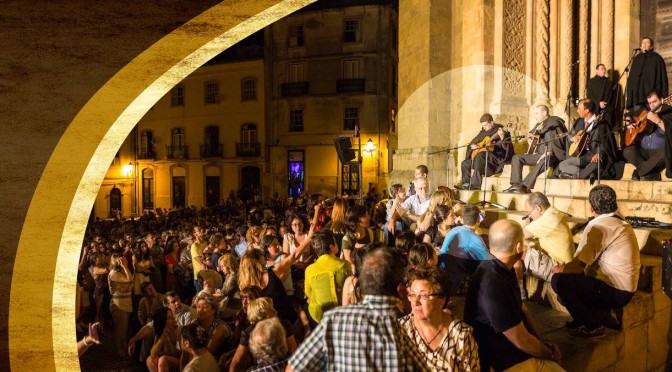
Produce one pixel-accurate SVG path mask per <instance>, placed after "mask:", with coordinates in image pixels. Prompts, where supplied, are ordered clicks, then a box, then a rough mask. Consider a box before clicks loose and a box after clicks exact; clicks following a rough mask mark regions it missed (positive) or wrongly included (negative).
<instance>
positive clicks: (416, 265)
mask: <svg viewBox="0 0 672 372" xmlns="http://www.w3.org/2000/svg"><path fill="white" fill-rule="evenodd" d="M437 262H438V260H437V258H436V250H435V249H434V247H432V245H431V244H427V243H417V244H415V245H414V246H413V247H412V248H411V250H410V251H409V252H408V265H409V272H411V271H413V270H417V269H420V268H426V267H431V266H436V264H437Z"/></svg>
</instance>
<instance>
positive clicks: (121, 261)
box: [77, 38, 672, 371]
mask: <svg viewBox="0 0 672 372" xmlns="http://www.w3.org/2000/svg"><path fill="white" fill-rule="evenodd" d="M641 46H642V47H641V50H640V53H638V54H637V55H635V56H633V64H632V72H631V74H630V77H629V80H628V84H629V90H628V91H627V92H626V96H627V97H628V101H626V105H628V103H629V108H632V111H631V116H632V120H631V121H630V122H629V124H628V125H627V126H626V130H627V131H628V132H627V133H630V134H631V135H630V136H626V139H627V138H628V137H629V139H630V140H631V143H629V144H627V146H626V147H625V148H624V149H623V151H622V156H623V157H624V158H625V159H627V160H628V161H630V162H632V163H633V164H635V167H636V170H635V171H634V173H633V175H632V179H633V180H660V179H661V174H660V173H661V172H662V170H663V169H665V168H667V173H668V177H670V176H672V173H671V172H672V165H670V159H672V156H671V155H669V154H671V153H672V135H670V133H671V129H670V126H671V125H672V110H671V109H670V106H668V105H666V104H665V102H664V101H665V97H664V95H663V92H665V93H666V92H667V79H666V78H663V77H661V76H659V75H660V74H657V71H658V70H659V68H660V63H661V62H662V63H663V66H664V62H663V61H662V60H661V59H660V58H659V55H657V54H656V53H655V52H654V51H653V41H652V40H651V39H649V38H644V39H642V44H641ZM635 71H640V72H641V73H640V74H638V75H637V76H636V79H635V77H633V73H634V72H635ZM662 71H663V72H664V68H663V70H662ZM604 74H605V69H604V66H603V65H598V66H597V75H596V77H595V78H593V79H591V81H590V83H589V96H591V98H585V99H583V100H580V101H579V103H578V108H577V113H578V115H579V120H577V122H576V123H575V124H574V126H573V127H572V128H571V129H570V130H569V131H568V130H567V128H566V127H565V123H564V121H563V120H562V119H560V118H558V117H555V116H551V115H549V109H548V107H546V106H543V105H541V106H536V107H535V108H534V109H533V116H534V121H535V122H537V125H536V126H534V128H533V129H532V130H531V131H530V139H531V143H530V150H528V152H527V153H526V154H515V153H514V150H513V145H512V141H511V134H510V133H508V132H507V131H506V130H505V128H504V126H502V125H500V124H496V123H495V122H494V118H493V117H492V115H490V114H487V113H486V114H483V116H482V117H481V120H480V122H481V125H482V130H481V132H480V133H479V134H478V135H477V136H476V137H475V138H474V139H473V140H472V141H471V143H470V146H468V147H467V153H466V157H465V160H464V161H463V162H462V166H461V169H462V183H461V185H457V188H458V189H464V190H472V189H479V188H480V186H481V182H482V179H483V177H487V176H489V175H491V174H494V173H497V172H499V171H500V170H501V168H502V167H503V166H504V164H506V163H512V175H511V184H512V185H511V187H510V188H509V189H507V190H506V191H508V192H518V193H524V194H528V197H527V199H526V204H525V207H526V209H527V212H528V215H527V216H526V217H525V218H524V220H525V219H528V220H529V221H528V222H527V223H525V225H524V226H521V224H520V223H518V222H517V221H513V220H511V219H503V220H499V221H497V222H495V223H493V224H492V225H491V226H489V231H488V233H487V234H484V233H483V231H482V228H481V226H480V225H481V222H482V221H483V214H482V211H481V210H480V209H479V208H478V207H477V206H474V205H464V203H462V202H460V201H459V200H456V199H455V197H454V194H453V191H452V190H451V189H449V188H448V187H446V186H438V187H436V188H434V189H433V188H432V185H431V184H430V182H429V178H428V175H429V169H428V168H427V167H426V166H424V165H420V166H418V167H417V168H416V169H415V175H414V176H415V177H414V180H413V181H412V182H411V184H410V187H408V188H406V187H405V186H404V185H402V184H394V185H391V187H390V189H389V195H388V197H387V198H383V200H379V199H380V198H378V197H377V196H376V195H375V191H373V190H372V191H370V192H369V193H368V194H367V198H366V200H365V201H364V200H363V201H362V203H361V204H358V203H355V202H354V201H353V200H352V199H348V198H339V197H335V198H333V199H329V198H325V197H324V196H323V195H320V194H313V195H305V196H302V197H298V198H293V199H291V200H283V199H281V198H279V197H278V196H277V195H276V196H275V197H274V198H272V199H271V200H269V201H268V202H267V203H265V204H264V203H261V202H260V201H259V200H250V201H249V203H248V204H245V203H240V202H239V201H236V200H235V196H231V197H230V199H229V200H227V201H226V202H224V203H222V204H221V205H218V206H215V207H208V208H201V209H196V208H194V207H191V208H182V209H175V210H171V211H166V210H162V209H158V210H156V211H151V212H149V211H148V212H146V213H145V214H144V215H143V216H142V217H140V218H138V219H123V218H120V217H119V216H117V218H115V219H113V220H98V221H95V222H93V223H91V224H90V225H89V226H88V228H87V233H86V237H85V240H84V244H83V249H82V255H81V261H80V265H79V274H78V285H77V293H78V295H77V328H78V331H79V332H81V333H86V335H85V336H84V337H83V338H82V339H81V340H80V341H79V342H78V344H77V346H78V351H79V353H80V355H81V354H82V353H84V352H87V349H89V348H90V347H91V346H92V345H95V344H99V343H100V342H101V338H100V333H101V332H102V333H103V334H107V335H109V336H111V337H110V341H109V342H112V343H113V344H114V349H115V351H116V353H117V354H118V356H119V358H133V359H134V360H137V361H139V362H142V363H143V364H144V365H145V366H146V367H147V369H148V370H150V371H245V370H248V371H285V370H287V371H292V370H298V371H321V370H341V371H344V370H352V371H364V370H366V371H368V370H375V371H388V370H389V371H397V370H399V371H426V370H431V371H479V370H485V371H488V370H490V369H494V370H496V371H504V370H512V371H518V370H525V371H527V370H530V371H561V370H562V367H561V366H560V364H559V363H560V362H561V360H562V356H561V353H560V349H559V348H558V346H557V345H555V344H553V343H550V342H548V341H546V340H544V339H543V337H542V336H541V334H540V332H539V330H538V328H537V326H536V325H535V322H534V319H533V317H532V315H531V314H530V312H529V311H528V309H527V306H526V303H525V302H526V300H527V297H528V296H527V291H526V288H525V286H524V285H523V281H524V279H525V278H526V277H528V276H533V277H535V278H537V279H538V280H541V281H544V282H547V283H550V286H551V288H552V289H553V290H554V291H555V292H556V294H557V295H558V299H559V301H560V302H561V303H562V304H563V305H564V306H565V307H566V308H567V310H568V311H569V313H570V315H571V317H572V320H571V321H569V322H567V324H566V327H567V328H568V332H569V334H570V335H572V336H575V337H582V338H594V337H600V336H603V335H604V334H605V332H606V331H605V328H610V329H613V330H616V331H619V330H620V329H621V327H622V325H621V321H622V319H620V318H619V316H618V313H619V310H620V309H622V308H623V307H624V306H625V305H626V304H627V303H628V302H629V301H630V300H631V299H632V297H633V294H634V292H635V290H636V288H637V284H638V283H637V281H638V278H639V269H640V261H639V249H638V245H637V240H636V238H635V235H634V232H633V230H632V227H631V226H630V225H629V224H628V223H627V222H626V221H624V219H623V218H622V217H621V216H620V215H619V214H618V203H617V195H616V193H615V191H614V190H613V189H612V188H610V187H608V186H604V185H598V186H596V187H594V188H592V189H591V190H590V192H589V195H588V200H589V203H590V207H591V212H592V214H593V216H592V218H591V219H590V221H589V222H588V223H587V224H585V226H584V230H583V235H582V238H581V240H580V242H579V244H578V246H575V244H574V239H573V233H572V232H571V230H570V228H569V225H568V222H567V215H566V214H565V213H563V212H562V211H560V210H558V209H556V208H554V207H553V206H552V205H551V204H550V202H549V199H548V198H547V197H546V196H545V195H544V194H543V193H540V192H533V190H532V189H533V188H534V185H535V181H536V179H537V178H538V177H539V176H540V175H541V174H545V173H546V172H547V170H548V169H549V168H553V169H555V173H554V177H558V178H567V179H569V178H589V177H590V178H592V177H598V178H599V177H601V178H616V177H617V176H618V174H619V172H618V170H617V169H616V168H617V166H616V164H617V163H618V162H619V161H620V159H621V158H620V154H619V153H618V150H617V148H618V146H617V144H616V143H615V140H614V136H613V129H612V128H613V123H612V121H613V117H614V110H613V102H614V99H613V96H612V94H613V91H614V89H613V88H612V85H610V82H609V81H608V80H606V81H605V76H604ZM663 76H664V73H663ZM630 78H632V79H633V81H632V82H631V81H630ZM637 110H644V111H642V112H643V113H640V112H639V111H637ZM642 123H645V124H644V125H646V126H648V127H650V129H649V130H646V131H644V130H642V131H640V130H639V128H640V127H641V125H642ZM631 132H636V133H635V134H633V133H631ZM494 139H497V140H498V141H496V143H494V142H493V140H494ZM526 165H527V166H532V169H531V171H530V172H529V173H528V174H527V176H526V177H525V178H523V177H522V173H523V166H526ZM546 174H547V173H546ZM378 232H380V234H379V233H378ZM454 296H464V311H463V318H464V319H458V318H457V317H456V316H455V315H454V313H453V311H451V306H452V304H453V301H451V298H452V297H454ZM87 323H88V324H87ZM87 331H88V332H87ZM89 352H95V347H94V350H93V351H89Z"/></svg>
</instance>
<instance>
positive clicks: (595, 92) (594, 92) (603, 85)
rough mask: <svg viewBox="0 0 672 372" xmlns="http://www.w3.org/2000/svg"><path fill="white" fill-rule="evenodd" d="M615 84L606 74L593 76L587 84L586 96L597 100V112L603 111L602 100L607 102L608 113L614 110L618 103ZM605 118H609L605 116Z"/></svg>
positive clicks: (606, 109)
mask: <svg viewBox="0 0 672 372" xmlns="http://www.w3.org/2000/svg"><path fill="white" fill-rule="evenodd" d="M613 87H614V84H612V83H611V80H609V79H608V78H607V77H606V76H597V75H595V76H593V77H592V78H591V79H590V80H588V83H587V84H586V90H587V92H586V97H588V98H589V99H590V100H591V101H593V102H595V106H596V107H597V113H599V112H600V111H602V110H601V109H600V102H606V103H607V107H606V108H605V109H604V111H606V112H607V113H609V114H611V113H612V112H614V106H615V104H616V92H612V88H613ZM605 119H607V118H606V117H605Z"/></svg>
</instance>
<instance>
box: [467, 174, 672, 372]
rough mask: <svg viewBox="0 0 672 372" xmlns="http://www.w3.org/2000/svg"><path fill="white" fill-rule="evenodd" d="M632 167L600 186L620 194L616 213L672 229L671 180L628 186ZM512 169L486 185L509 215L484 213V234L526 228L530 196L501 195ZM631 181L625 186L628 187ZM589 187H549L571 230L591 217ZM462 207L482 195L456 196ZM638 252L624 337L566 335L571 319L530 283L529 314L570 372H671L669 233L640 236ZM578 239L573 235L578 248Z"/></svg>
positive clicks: (583, 183) (641, 231) (544, 287)
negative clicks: (504, 227) (508, 222)
mask: <svg viewBox="0 0 672 372" xmlns="http://www.w3.org/2000/svg"><path fill="white" fill-rule="evenodd" d="M632 169H633V168H632V166H631V165H629V167H628V166H626V169H625V172H624V174H625V175H626V176H625V177H624V180H621V181H602V184H606V185H609V186H611V187H613V188H614V190H616V194H617V195H618V197H619V200H618V205H619V211H620V213H621V214H622V215H623V216H635V217H653V218H655V219H656V220H657V221H661V222H667V223H670V222H672V213H671V212H672V180H669V179H665V178H663V181H662V182H661V181H659V182H648V181H630V180H629V177H630V174H631V173H632ZM508 172H509V166H507V167H506V168H505V170H504V172H503V173H502V174H501V175H499V176H493V177H488V180H487V186H488V187H487V189H488V190H487V191H486V192H485V200H486V201H488V202H491V203H497V204H499V205H502V206H504V207H505V208H507V209H499V208H494V207H485V208H482V209H483V211H484V212H485V213H484V215H485V219H484V221H483V222H482V224H481V225H482V227H483V229H484V230H487V228H488V227H489V226H490V224H492V223H493V222H494V221H496V220H498V219H501V218H509V219H512V220H516V221H519V222H521V221H522V217H523V216H525V215H526V214H527V212H526V210H525V200H526V198H527V195H521V194H509V193H504V192H502V190H504V189H506V188H508V187H509V186H510V184H509V174H508ZM625 178H627V180H626V179H625ZM591 187H592V186H591V185H590V182H589V181H588V180H559V179H548V180H547V184H546V195H547V196H548V197H549V201H550V202H551V204H552V205H554V206H555V207H556V208H558V209H559V210H561V211H564V212H566V213H569V214H570V215H571V216H572V217H569V218H568V222H569V223H570V227H573V226H574V225H576V224H579V223H582V222H585V221H586V218H587V217H589V216H591V213H590V205H589V203H588V200H587V196H588V192H589V191H590V189H591ZM543 188H544V184H543V179H539V180H538V181H537V184H536V185H535V189H534V190H535V191H542V192H543ZM458 196H459V198H460V200H462V201H464V202H466V203H470V204H472V203H473V204H476V203H478V202H479V201H481V200H483V196H484V192H483V191H481V190H476V191H459V192H458ZM635 233H636V235H637V240H638V243H639V247H640V252H641V253H642V255H641V262H642V268H641V271H640V280H639V289H638V291H637V292H636V294H635V296H634V297H633V299H632V301H631V302H630V303H629V304H628V305H627V306H626V307H625V308H624V309H623V313H622V324H623V330H622V331H620V332H616V331H612V330H607V334H606V335H605V337H601V338H597V339H592V340H586V339H580V338H575V337H572V336H570V335H569V333H568V330H567V329H566V328H564V324H565V322H566V321H568V320H570V319H571V317H570V316H569V314H567V311H566V309H565V308H564V307H563V306H562V305H561V304H560V303H559V302H558V300H557V296H556V295H555V293H554V292H553V290H552V288H551V286H550V284H549V283H543V282H538V281H536V280H535V279H528V280H526V283H525V285H526V288H527V290H528V294H529V295H530V301H527V306H528V308H529V309H530V311H531V312H532V314H533V316H534V318H535V321H536V322H537V325H538V327H539V329H540V332H541V334H542V337H543V338H544V339H545V340H547V341H550V342H554V343H557V344H558V345H560V348H561V351H562V355H563V359H562V363H561V364H562V366H563V367H564V368H565V369H566V370H567V371H669V370H672V355H671V356H669V357H668V354H669V352H670V342H671V340H672V334H671V332H670V331H671V330H672V328H671V319H672V306H671V305H672V301H671V300H670V298H669V297H667V296H666V295H665V293H664V292H663V289H662V257H661V253H662V246H661V243H660V242H661V241H662V240H663V239H670V238H672V229H661V228H643V227H639V228H635ZM580 237H581V232H577V234H576V235H575V237H574V238H575V242H578V240H579V239H580ZM454 302H455V303H456V306H455V308H454V311H455V313H456V314H457V315H458V316H460V314H461V311H462V309H461V308H460V306H461V304H462V300H461V299H457V298H456V299H455V301H454Z"/></svg>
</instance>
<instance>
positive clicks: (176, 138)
mask: <svg viewBox="0 0 672 372" xmlns="http://www.w3.org/2000/svg"><path fill="white" fill-rule="evenodd" d="M170 132H171V141H172V142H171V143H172V145H173V147H175V148H178V149H181V148H182V147H184V129H183V128H173V129H172V130H171V131H170Z"/></svg>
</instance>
